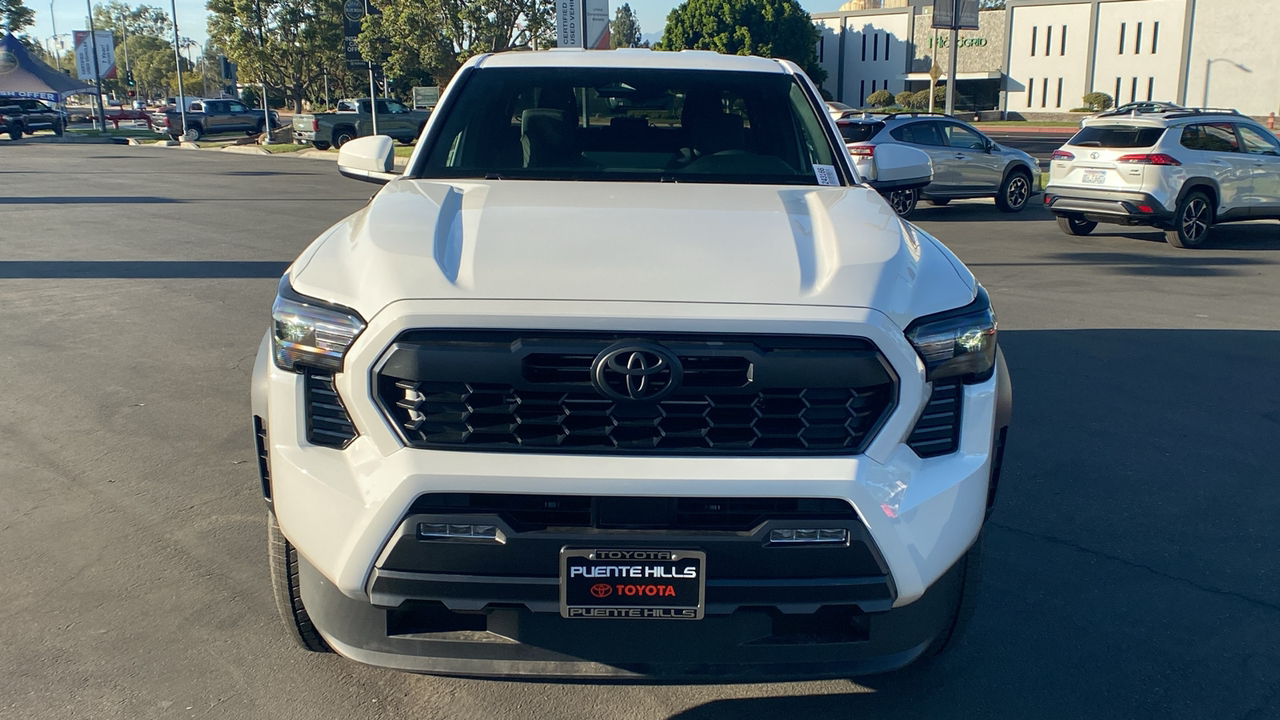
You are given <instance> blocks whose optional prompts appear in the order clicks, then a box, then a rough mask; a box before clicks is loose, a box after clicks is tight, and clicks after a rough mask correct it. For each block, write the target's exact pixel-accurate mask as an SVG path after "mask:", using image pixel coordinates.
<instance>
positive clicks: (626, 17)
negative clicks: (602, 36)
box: [609, 3, 640, 48]
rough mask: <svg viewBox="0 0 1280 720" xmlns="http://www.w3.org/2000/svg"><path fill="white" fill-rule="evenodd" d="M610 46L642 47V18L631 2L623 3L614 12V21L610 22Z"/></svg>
mask: <svg viewBox="0 0 1280 720" xmlns="http://www.w3.org/2000/svg"><path fill="white" fill-rule="evenodd" d="M609 46H610V47H614V48H620V47H640V19H639V18H637V17H636V14H635V12H633V11H632V10H631V5H630V4H629V3H622V7H619V8H618V9H617V11H616V12H614V14H613V22H611V23H609Z"/></svg>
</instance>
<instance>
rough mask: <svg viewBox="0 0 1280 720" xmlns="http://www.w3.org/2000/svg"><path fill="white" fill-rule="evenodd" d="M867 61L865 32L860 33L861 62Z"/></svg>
mask: <svg viewBox="0 0 1280 720" xmlns="http://www.w3.org/2000/svg"><path fill="white" fill-rule="evenodd" d="M866 61H867V34H866V33H863V34H862V62H866Z"/></svg>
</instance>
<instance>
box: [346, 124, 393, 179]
mask: <svg viewBox="0 0 1280 720" xmlns="http://www.w3.org/2000/svg"><path fill="white" fill-rule="evenodd" d="M394 158H395V142H394V141H393V140H392V139H391V138H390V137H388V136H386V135H372V136H370V137H362V138H356V139H355V140H352V141H350V142H348V143H347V144H345V145H343V146H342V147H341V148H340V149H339V150H338V172H340V173H342V175H343V176H345V177H349V178H351V179H352V180H362V181H364V182H371V183H377V184H379V185H382V184H385V183H387V182H389V181H391V180H395V179H396V178H398V177H400V175H399V174H398V173H395V172H392V169H393V167H394Z"/></svg>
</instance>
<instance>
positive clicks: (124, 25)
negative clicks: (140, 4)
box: [120, 11, 133, 97]
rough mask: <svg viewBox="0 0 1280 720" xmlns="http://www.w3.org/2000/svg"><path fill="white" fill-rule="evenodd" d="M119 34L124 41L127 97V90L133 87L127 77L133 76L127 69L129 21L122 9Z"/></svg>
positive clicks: (127, 92) (126, 94)
mask: <svg viewBox="0 0 1280 720" xmlns="http://www.w3.org/2000/svg"><path fill="white" fill-rule="evenodd" d="M120 36H121V37H122V38H123V42H124V76H125V97H128V94H129V91H130V90H132V89H133V88H132V86H130V85H129V83H128V79H129V78H132V77H133V70H131V69H129V21H128V19H127V18H126V17H125V15H124V12H123V11H122V12H121V13H120Z"/></svg>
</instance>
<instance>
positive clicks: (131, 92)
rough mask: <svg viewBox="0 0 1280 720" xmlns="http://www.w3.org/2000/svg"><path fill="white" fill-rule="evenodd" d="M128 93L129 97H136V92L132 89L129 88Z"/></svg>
mask: <svg viewBox="0 0 1280 720" xmlns="http://www.w3.org/2000/svg"><path fill="white" fill-rule="evenodd" d="M128 94H129V97H131V98H132V97H138V93H137V92H136V91H134V90H130V91H129V93H128Z"/></svg>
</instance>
